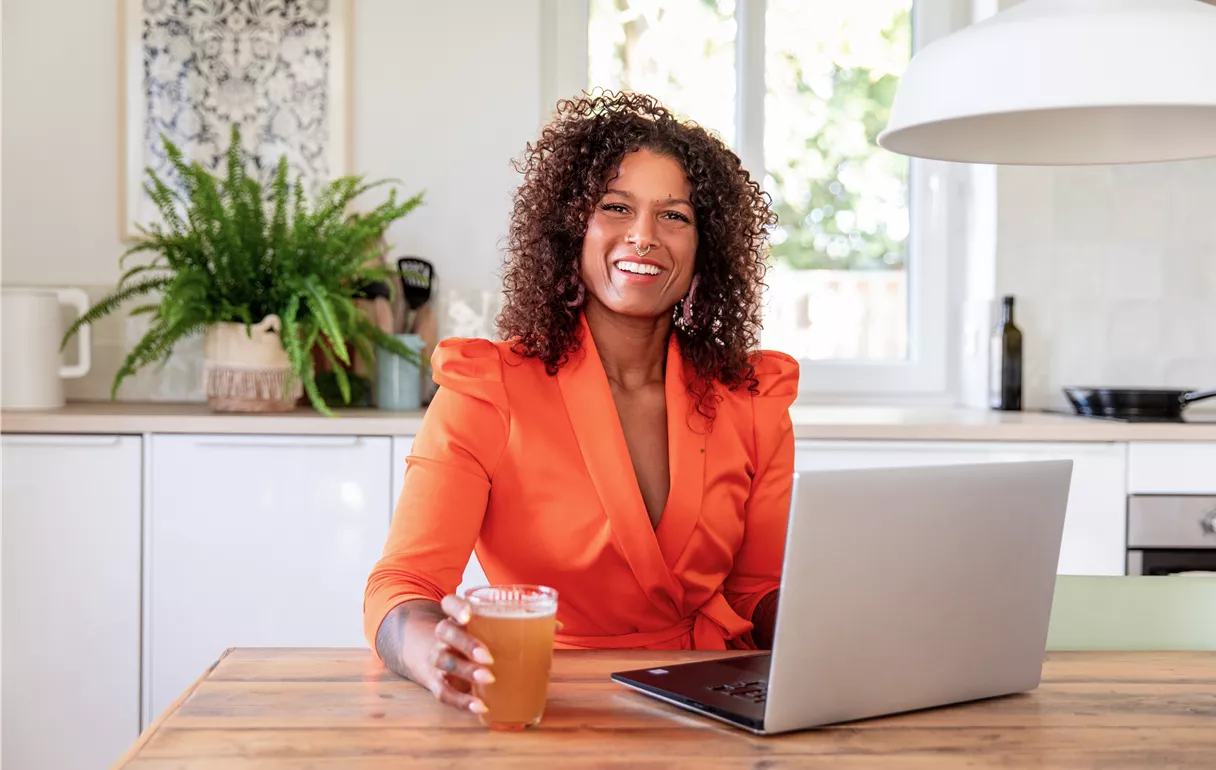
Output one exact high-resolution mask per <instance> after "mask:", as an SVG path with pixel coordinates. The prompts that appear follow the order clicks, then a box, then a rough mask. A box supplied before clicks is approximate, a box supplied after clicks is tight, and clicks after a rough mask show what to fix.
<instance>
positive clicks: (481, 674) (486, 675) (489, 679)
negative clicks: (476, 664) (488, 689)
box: [473, 668, 494, 684]
mask: <svg viewBox="0 0 1216 770" xmlns="http://www.w3.org/2000/svg"><path fill="white" fill-rule="evenodd" d="M473 678H474V679H476V680H477V681H478V682H481V683H482V684H494V674H493V673H491V672H490V670H489V669H485V668H479V669H477V670H476V671H474V672H473Z"/></svg>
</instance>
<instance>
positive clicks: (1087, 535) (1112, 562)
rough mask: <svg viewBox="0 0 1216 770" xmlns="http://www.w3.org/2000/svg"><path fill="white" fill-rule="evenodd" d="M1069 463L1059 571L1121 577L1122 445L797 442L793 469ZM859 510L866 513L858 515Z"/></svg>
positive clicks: (1124, 521) (1124, 524) (1124, 474)
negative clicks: (1016, 462)
mask: <svg viewBox="0 0 1216 770" xmlns="http://www.w3.org/2000/svg"><path fill="white" fill-rule="evenodd" d="M1058 459H1069V460H1072V461H1073V473H1072V487H1071V489H1070V491H1069V495H1068V509H1067V514H1066V517H1065V520H1064V539H1063V542H1062V544H1061V548H1060V565H1059V572H1060V574H1064V575H1122V574H1124V572H1125V566H1126V550H1127V498H1126V486H1125V485H1126V478H1127V445H1126V444H1107V443H1081V442H1076V443H1067V444H1057V443H1034V442H1016V443H1014V442H999V443H998V442H970V441H798V442H796V448H795V457H794V467H795V469H796V470H799V471H813V470H838V469H850V468H892V467H901V466H924V465H954V464H963V463H977V462H1013V461H1020V460H1058ZM859 515H864V514H859Z"/></svg>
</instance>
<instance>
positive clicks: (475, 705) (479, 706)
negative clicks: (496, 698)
mask: <svg viewBox="0 0 1216 770" xmlns="http://www.w3.org/2000/svg"><path fill="white" fill-rule="evenodd" d="M469 711H472V712H473V713H474V714H484V713H486V712H487V711H489V709H488V708H486V704H484V703H482V702H481V701H479V700H475V701H473V702H472V703H470V704H469Z"/></svg>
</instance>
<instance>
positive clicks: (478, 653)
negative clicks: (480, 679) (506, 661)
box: [473, 647, 494, 666]
mask: <svg viewBox="0 0 1216 770" xmlns="http://www.w3.org/2000/svg"><path fill="white" fill-rule="evenodd" d="M473 660H475V661H477V662H478V663H484V664H485V665H487V666H488V665H490V664H491V663H493V662H494V657H493V656H492V655H490V651H489V650H487V649H486V648H485V647H477V648H475V649H474V650H473Z"/></svg>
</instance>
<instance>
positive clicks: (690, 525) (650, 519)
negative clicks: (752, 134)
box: [364, 93, 798, 712]
mask: <svg viewBox="0 0 1216 770" xmlns="http://www.w3.org/2000/svg"><path fill="white" fill-rule="evenodd" d="M520 170H521V171H522V172H523V174H524V181H523V184H522V185H521V187H520V188H519V190H518V191H517V192H516V195H515V208H514V213H513V215H512V222H511V230H510V238H509V248H508V255H507V259H506V266H505V275H504V284H505V307H504V310H503V312H502V314H501V316H500V318H499V331H500V333H501V334H502V336H503V338H504V339H505V340H507V341H506V342H490V341H488V340H476V339H473V340H447V341H445V342H443V343H441V344H440V346H439V347H438V349H437V350H436V352H435V355H434V357H433V365H434V372H435V374H434V376H435V380H436V382H438V383H439V385H440V389H439V392H438V394H437V395H436V396H435V399H434V402H433V403H432V404H431V407H430V409H429V410H428V411H427V414H426V417H425V419H424V420H423V425H422V429H421V431H420V432H419V434H418V436H417V438H416V439H415V441H414V445H413V450H412V454H411V456H410V458H409V460H408V462H407V469H406V474H405V487H404V490H403V491H402V493H401V498H400V500H399V501H398V505H397V512H396V515H395V517H394V520H393V525H392V530H391V532H390V534H389V539H388V544H387V546H386V547H385V552H384V558H383V559H382V560H381V561H380V562H379V563H378V564H377V565H376V567H375V569H374V570H373V572H372V574H371V578H370V579H369V581H368V587H367V593H366V597H365V602H364V616H365V627H366V628H365V630H366V633H367V637H368V641H369V642H370V643H371V644H372V646H373V647H374V649H375V650H376V651H377V653H378V654H379V655H380V657H381V659H382V660H383V661H384V662H385V664H386V665H388V666H389V668H391V669H392V670H393V671H395V672H397V673H398V674H400V675H402V676H405V677H407V678H410V679H413V680H414V681H416V682H418V683H420V684H422V685H424V686H426V687H428V688H429V689H431V691H432V692H433V693H434V694H435V695H436V697H437V698H438V699H439V700H440V701H442V702H444V703H448V704H451V705H454V706H457V707H459V708H464V709H469V710H472V711H477V712H480V711H482V710H483V709H484V706H483V705H482V704H481V703H480V702H479V701H478V700H477V699H476V698H474V697H473V696H472V695H470V694H469V690H470V684H471V682H473V681H474V680H479V681H488V680H489V679H491V678H492V675H491V674H490V672H489V671H488V670H487V669H485V668H484V667H483V666H482V664H484V663H489V662H490V660H489V654H488V652H487V651H486V650H485V649H484V648H482V647H481V646H480V645H479V644H478V643H477V641H476V640H475V639H472V638H471V637H469V635H468V634H466V633H465V632H464V631H463V628H462V626H463V624H464V622H465V621H467V618H468V606H467V605H466V604H465V603H464V602H463V600H460V599H457V598H456V597H454V596H451V594H452V592H453V591H454V590H455V589H456V587H457V585H458V584H459V582H460V579H461V575H462V571H463V569H464V567H465V564H466V563H467V561H468V559H469V555H470V552H471V551H473V550H474V548H476V553H477V556H478V559H479V561H480V562H481V565H482V568H483V569H484V570H485V573H486V576H487V577H488V578H489V579H490V580H491V581H492V582H495V583H508V582H519V583H539V584H544V585H549V586H552V587H554V588H556V589H557V591H558V593H559V596H560V603H559V609H558V622H559V623H560V624H561V628H560V629H559V633H558V636H557V646H558V647H566V648H616V649H620V648H651V649H692V648H695V649H719V650H721V649H726V648H727V647H728V646H729V647H733V648H743V649H757V648H761V649H763V648H767V647H769V646H770V645H771V639H772V632H773V621H774V618H775V614H776V613H775V611H776V605H777V588H778V586H779V584H780V573H781V563H782V555H783V553H782V552H783V548H784V541H785V527H786V518H787V509H788V505H789V496H790V489H791V484H792V478H793V477H792V474H793V466H794V443H793V433H792V427H791V424H790V419H789V414H788V410H789V406H790V404H791V403H792V402H793V400H794V397H795V395H796V394H797V390H798V365H797V363H796V362H795V361H794V360H793V359H791V358H789V357H788V356H785V355H782V354H780V353H769V352H764V353H755V352H754V348H755V344H756V332H757V329H758V328H759V303H760V294H761V289H762V288H763V283H762V280H763V275H764V270H765V263H764V245H765V240H766V237H767V232H768V229H769V228H770V227H771V226H772V224H773V223H774V222H775V221H776V217H775V216H774V215H773V213H772V212H771V210H770V209H769V206H768V199H767V197H766V196H765V195H764V194H763V193H762V192H761V191H760V189H759V187H758V185H756V184H755V183H754V182H752V181H751V180H750V179H749V177H748V175H747V172H746V171H744V170H743V168H742V167H741V166H740V164H739V159H738V158H737V157H736V156H735V155H734V154H733V153H732V152H731V151H730V150H728V149H727V148H726V147H725V146H724V145H723V144H722V142H721V141H719V140H718V139H716V138H714V137H712V136H711V135H709V134H708V133H706V132H705V131H704V130H703V129H701V128H699V127H697V126H696V125H694V124H689V123H682V122H679V121H677V120H676V119H675V118H673V117H672V115H671V114H670V113H669V112H668V111H667V110H665V109H664V108H662V107H661V106H659V104H658V103H657V102H655V101H654V100H653V99H651V98H650V97H646V96H641V95H636V94H620V95H617V94H612V93H608V94H604V95H600V96H595V97H589V98H583V99H578V100H574V101H563V102H561V103H560V104H559V105H558V114H557V117H556V119H555V120H554V122H553V123H551V124H550V125H549V126H548V127H546V128H545V129H544V131H543V132H542V134H541V138H540V140H539V141H538V142H537V143H536V144H535V145H531V146H529V148H528V151H527V153H526V155H525V158H524V160H523V162H522V164H520Z"/></svg>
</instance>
